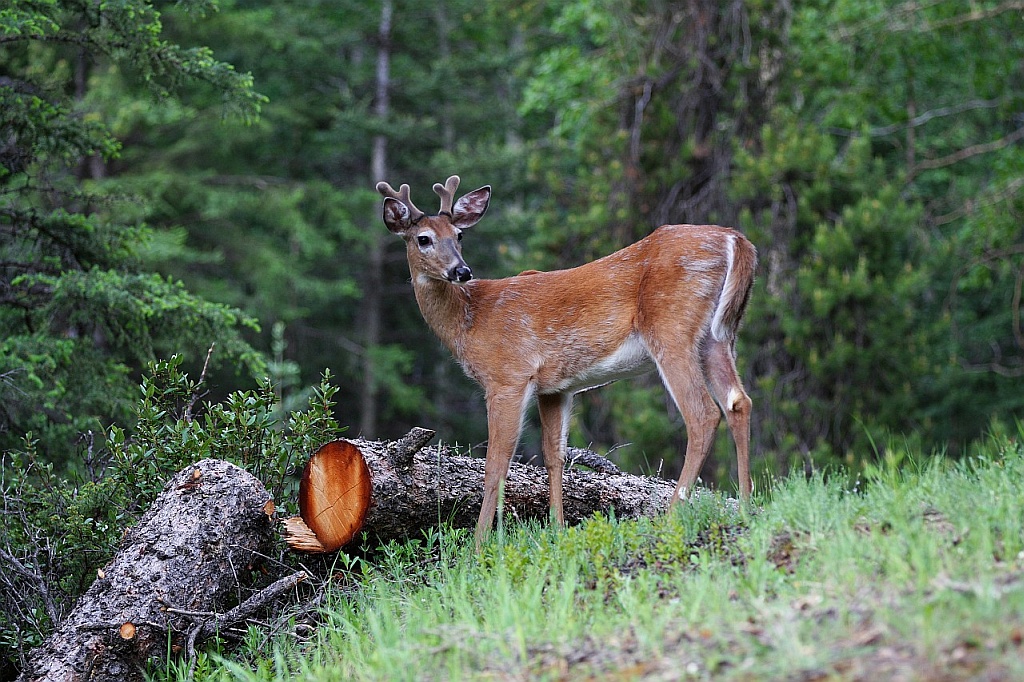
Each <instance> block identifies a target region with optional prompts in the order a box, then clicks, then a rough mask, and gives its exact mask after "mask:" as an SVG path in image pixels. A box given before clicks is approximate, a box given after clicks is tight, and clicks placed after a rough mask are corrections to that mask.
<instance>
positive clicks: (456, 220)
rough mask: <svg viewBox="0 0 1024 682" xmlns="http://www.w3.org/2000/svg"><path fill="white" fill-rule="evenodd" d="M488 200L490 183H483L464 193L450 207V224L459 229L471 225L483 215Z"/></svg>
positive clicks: (489, 198)
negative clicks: (479, 186) (481, 185)
mask: <svg viewBox="0 0 1024 682" xmlns="http://www.w3.org/2000/svg"><path fill="white" fill-rule="evenodd" d="M490 201H491V186H490V185H484V186H483V187H481V188H480V189H475V190H473V191H472V192H470V193H468V194H464V195H463V196H462V198H461V199H459V200H458V201H456V202H455V206H454V207H453V208H452V225H454V226H455V227H457V228H459V229H460V230H465V229H466V228H467V227H473V226H474V225H476V224H477V223H478V222H480V219H481V218H483V217H484V213H485V212H486V211H487V204H488V203H490Z"/></svg>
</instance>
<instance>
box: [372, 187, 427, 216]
mask: <svg viewBox="0 0 1024 682" xmlns="http://www.w3.org/2000/svg"><path fill="white" fill-rule="evenodd" d="M377 191H378V192H380V193H381V194H383V195H384V196H386V197H389V198H391V199H395V200H397V201H400V202H402V203H403V204H405V207H406V208H407V209H409V220H410V221H412V222H416V221H417V220H419V219H420V218H422V217H423V216H424V215H426V214H425V213H424V212H423V211H421V210H419V209H418V208H416V205H415V204H414V203H412V200H411V199H410V198H409V185H404V184H403V185H402V186H401V187H399V188H398V191H397V192H396V191H395V188H394V187H392V186H391V185H389V184H388V183H386V182H384V181H383V180H382V181H381V182H378V183H377Z"/></svg>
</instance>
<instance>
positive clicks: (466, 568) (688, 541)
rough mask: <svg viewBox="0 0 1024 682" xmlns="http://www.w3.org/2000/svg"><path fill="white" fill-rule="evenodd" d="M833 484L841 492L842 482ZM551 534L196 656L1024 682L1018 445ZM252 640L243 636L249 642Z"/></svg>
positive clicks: (333, 667) (309, 671)
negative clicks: (303, 626)
mask: <svg viewBox="0 0 1024 682" xmlns="http://www.w3.org/2000/svg"><path fill="white" fill-rule="evenodd" d="M840 479H841V480H840ZM845 481H846V478H845V476H836V477H835V478H834V479H829V478H828V477H822V476H818V477H815V478H813V479H811V480H805V479H804V478H802V477H792V478H788V479H786V480H782V481H778V482H776V483H775V485H774V487H773V490H772V492H771V496H770V499H762V500H760V501H759V503H758V506H757V511H756V512H754V513H748V512H746V511H744V510H737V509H736V508H735V506H734V505H730V504H729V503H728V502H727V501H726V500H725V499H724V498H722V497H718V496H711V495H709V496H705V497H702V498H701V500H700V501H698V502H696V503H694V504H692V505H690V506H687V507H685V508H683V509H680V510H679V511H678V512H675V513H671V514H667V515H665V516H662V517H658V518H654V519H643V520H639V521H618V520H615V519H609V518H593V519H591V520H588V521H587V522H586V523H583V524H581V525H580V526H577V527H574V528H570V529H568V530H564V531H555V530H550V529H548V528H546V527H542V526H538V525H524V526H518V525H516V526H511V527H506V528H504V530H503V531H502V532H500V533H497V534H496V535H495V537H494V538H493V540H492V541H491V542H490V543H489V544H488V545H486V547H485V548H484V549H483V551H482V552H481V553H479V554H477V553H474V552H473V549H472V547H473V543H472V538H471V537H470V536H469V534H468V533H466V532H463V531H451V530H448V531H443V532H440V533H438V534H437V535H435V536H433V537H432V538H430V539H429V540H423V541H420V542H414V543H407V544H404V545H392V546H390V547H388V548H386V549H385V550H384V551H382V552H381V553H380V555H379V556H378V557H376V558H375V559H374V560H373V561H367V562H357V565H356V568H357V569H358V570H359V571H361V573H360V574H359V577H358V578H357V579H354V580H353V582H352V583H350V585H349V587H348V588H347V589H346V590H344V593H342V592H341V591H339V593H338V594H336V595H334V596H333V598H332V600H331V606H330V608H328V609H327V610H326V611H325V612H324V613H323V620H322V623H321V625H320V627H318V628H317V630H316V634H315V636H314V638H313V639H312V640H308V641H305V642H299V641H297V640H296V639H295V637H294V636H290V635H281V636H280V637H278V638H277V639H276V640H274V642H273V644H272V645H270V646H269V647H268V646H263V647H259V648H255V647H254V648H253V649H249V650H245V649H243V650H242V651H241V652H236V653H235V654H233V655H232V656H231V658H230V661H232V662H228V661H227V660H225V659H218V662H216V663H214V662H212V661H207V662H206V663H207V664H206V665H204V666H200V669H199V671H200V674H199V675H197V677H200V678H206V679H239V680H272V679H274V680H276V679H286V678H287V679H299V680H341V679H358V680H446V679H482V680H506V679H516V680H522V679H531V680H532V679H539V680H545V679H550V680H585V679H602V680H604V679H607V680H629V679H638V678H650V679H706V678H715V679H726V680H733V679H736V680H762V679H807V680H874V679H892V678H899V679H921V680H933V679H945V680H958V679H965V680H966V679H978V678H979V677H980V678H986V679H1024V662H1022V661H1024V647H1022V642H1021V640H1022V635H1024V452H1022V447H1021V445H1020V444H1019V443H1013V442H1011V441H1009V440H1005V439H1003V440H1000V441H993V442H991V443H989V444H988V445H986V446H984V447H983V448H980V449H979V450H978V452H977V454H976V455H975V456H974V457H973V458H971V459H968V460H965V461H962V462H958V463H952V462H949V461H948V460H945V459H943V458H941V457H935V458H920V457H918V458H916V459H915V458H914V457H913V456H912V455H911V454H910V453H905V452H904V453H900V455H899V456H898V457H889V458H886V459H885V460H884V461H883V463H882V464H880V465H879V467H878V468H876V469H875V470H873V471H872V472H871V473H870V474H869V478H868V479H867V480H864V481H861V482H860V483H859V484H858V485H857V486H856V487H855V489H853V490H850V489H849V488H848V487H847V485H846V483H845ZM254 641H256V639H255V638H254Z"/></svg>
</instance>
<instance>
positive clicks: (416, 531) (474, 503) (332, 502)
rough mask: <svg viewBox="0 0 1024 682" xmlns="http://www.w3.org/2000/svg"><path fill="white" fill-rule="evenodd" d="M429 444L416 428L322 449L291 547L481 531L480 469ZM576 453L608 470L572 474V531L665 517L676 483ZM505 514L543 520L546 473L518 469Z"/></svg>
mask: <svg viewBox="0 0 1024 682" xmlns="http://www.w3.org/2000/svg"><path fill="white" fill-rule="evenodd" d="M433 435H434V432H433V431H429V430H427V429H413V430H412V431H411V432H409V434H408V435H406V436H405V437H403V438H401V439H400V440H398V441H392V442H381V441H366V440H362V439H359V440H338V441H333V442H331V443H328V444H326V445H324V446H323V447H322V448H321V449H320V450H319V451H317V453H316V454H314V455H313V457H311V458H310V461H309V463H308V464H307V465H306V470H305V472H304V473H303V484H304V487H303V489H302V490H300V505H299V506H300V511H301V513H302V516H301V518H300V517H293V518H291V519H287V520H286V521H285V525H286V531H285V536H286V539H287V540H288V544H289V545H290V546H291V547H292V548H293V549H297V550H300V551H306V552H331V551H335V550H337V549H339V548H340V547H342V546H343V545H345V544H346V543H347V542H349V541H350V540H351V539H352V538H354V537H355V536H356V534H357V533H359V532H360V531H362V532H363V533H364V534H365V535H366V536H367V538H370V539H372V540H371V541H372V542H381V543H383V542H388V541H390V540H402V539H405V538H409V537H416V536H418V535H420V534H421V533H422V532H423V531H424V530H426V529H429V528H432V527H436V526H438V525H440V524H441V523H442V522H447V523H450V524H451V525H452V526H454V527H456V528H471V527H473V526H475V525H476V520H477V516H478V515H479V514H480V505H481V502H482V499H483V475H484V460H483V459H479V458H473V457H466V456H462V455H458V454H456V453H455V452H454V451H453V450H452V449H450V448H448V447H445V446H441V445H438V446H432V447H424V446H425V445H426V443H427V442H428V441H429V440H430V439H431V438H432V437H433ZM573 450H574V451H575V454H577V455H582V456H583V457H584V458H588V466H591V467H594V468H601V469H602V471H583V470H580V469H576V468H573V467H571V466H570V467H569V468H568V469H567V471H566V472H565V478H564V493H563V496H564V500H563V503H564V513H565V521H566V523H568V524H576V523H579V522H580V521H582V520H583V519H585V518H586V517H588V516H593V515H594V514H597V513H599V512H603V513H609V512H614V513H615V515H616V516H618V517H619V518H636V517H639V516H650V515H653V514H656V513H659V512H662V511H664V510H665V509H667V508H668V504H669V502H670V501H671V499H672V493H673V492H674V491H675V484H674V483H672V482H671V481H666V480H663V479H660V478H654V477H650V476H634V475H631V474H626V473H623V472H621V471H619V470H618V469H617V468H616V467H615V466H614V465H612V464H611V463H610V462H608V461H607V460H604V459H603V458H601V457H599V456H597V455H594V454H593V453H589V452H587V451H578V450H575V449H573ZM573 454H574V453H573V452H570V458H569V459H570V463H571V462H572V460H573V457H572V455H573ZM342 472H343V473H342ZM307 481H309V483H307ZM314 481H315V484H314V483H313V482H314ZM334 507H339V508H342V507H343V508H344V511H336V510H335V509H334ZM503 510H504V511H503V513H504V516H505V517H506V518H514V519H537V518H539V519H546V518H547V517H548V478H547V471H546V470H545V469H544V468H542V467H536V466H532V465H529V464H522V463H517V462H513V463H512V465H511V467H510V469H509V474H508V480H507V482H506V484H505V497H504V507H503Z"/></svg>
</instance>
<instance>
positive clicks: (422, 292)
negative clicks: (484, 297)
mask: <svg viewBox="0 0 1024 682" xmlns="http://www.w3.org/2000/svg"><path fill="white" fill-rule="evenodd" d="M412 281H413V290H414V291H415V293H416V303H418V304H419V306H420V313H421V314H422V315H423V319H424V320H426V321H427V324H428V325H430V328H431V329H433V330H434V333H435V334H437V337H438V338H439V339H441V342H442V343H444V345H445V346H447V347H448V350H450V351H451V352H452V355H454V356H455V357H456V359H458V360H459V361H462V360H463V359H464V351H465V348H464V343H463V342H464V340H465V337H466V333H467V331H468V330H469V327H470V326H471V325H472V324H473V311H472V307H471V306H470V301H471V296H472V290H473V284H472V283H470V284H465V285H459V284H452V283H450V282H444V281H441V280H436V279H430V278H427V277H419V276H416V275H413V280H412Z"/></svg>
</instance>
